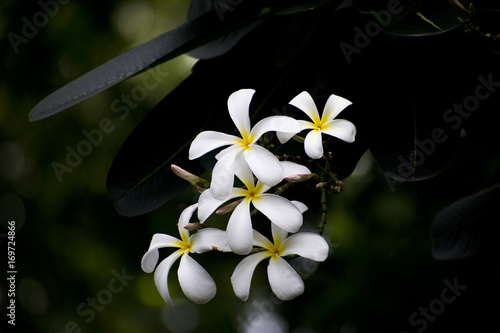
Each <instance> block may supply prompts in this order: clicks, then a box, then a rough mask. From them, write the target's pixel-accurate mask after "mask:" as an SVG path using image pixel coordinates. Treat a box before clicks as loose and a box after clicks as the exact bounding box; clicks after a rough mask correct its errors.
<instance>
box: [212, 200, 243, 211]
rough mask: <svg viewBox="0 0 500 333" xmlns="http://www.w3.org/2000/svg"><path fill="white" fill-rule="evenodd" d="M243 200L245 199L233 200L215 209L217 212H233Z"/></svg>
mask: <svg viewBox="0 0 500 333" xmlns="http://www.w3.org/2000/svg"><path fill="white" fill-rule="evenodd" d="M242 201H243V199H240V200H236V201H233V202H231V203H229V204H227V205H225V206H222V207H220V208H219V209H217V210H216V211H215V214H217V215H223V214H227V213H229V212H232V211H233V210H234V209H235V208H236V206H238V205H239V204H240V202H242Z"/></svg>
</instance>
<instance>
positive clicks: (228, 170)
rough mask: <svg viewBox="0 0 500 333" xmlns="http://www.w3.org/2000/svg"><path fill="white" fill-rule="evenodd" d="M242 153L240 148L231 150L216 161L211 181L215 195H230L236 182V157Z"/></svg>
mask: <svg viewBox="0 0 500 333" xmlns="http://www.w3.org/2000/svg"><path fill="white" fill-rule="evenodd" d="M240 153H241V150H239V149H234V150H231V151H229V152H228V153H227V154H224V155H223V156H222V157H221V158H220V159H219V160H218V161H217V163H215V166H214V168H213V170H212V181H211V182H210V189H211V190H212V195H213V196H214V197H216V198H219V199H226V198H227V196H229V195H230V193H231V190H232V188H233V184H234V168H235V165H234V164H235V159H236V157H237V156H238V154H240Z"/></svg>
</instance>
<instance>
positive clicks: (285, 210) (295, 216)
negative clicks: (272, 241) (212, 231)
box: [198, 156, 311, 254]
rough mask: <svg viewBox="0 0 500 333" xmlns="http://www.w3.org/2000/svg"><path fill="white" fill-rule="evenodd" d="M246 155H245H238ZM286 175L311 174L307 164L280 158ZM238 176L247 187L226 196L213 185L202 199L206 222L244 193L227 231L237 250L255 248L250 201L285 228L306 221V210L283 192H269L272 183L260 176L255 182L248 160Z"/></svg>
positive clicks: (201, 216)
mask: <svg viewBox="0 0 500 333" xmlns="http://www.w3.org/2000/svg"><path fill="white" fill-rule="evenodd" d="M237 158H243V157H241V156H240V157H237ZM280 165H281V166H282V168H283V169H284V175H285V177H286V176H288V175H296V174H310V173H311V172H310V171H309V169H308V168H306V167H305V166H302V165H299V164H296V163H292V162H280ZM236 176H237V177H238V178H239V179H240V180H241V181H242V182H243V184H245V186H246V189H242V188H233V189H232V191H231V193H230V194H229V196H228V197H227V198H225V199H222V200H221V199H218V198H216V197H215V196H214V194H213V190H212V187H210V188H209V189H208V190H205V191H204V192H203V193H202V194H201V195H200V198H199V200H198V204H199V207H198V218H199V219H200V222H201V223H203V222H204V221H205V220H206V219H207V218H208V217H209V216H210V215H211V214H212V213H213V212H214V211H215V210H216V209H217V208H218V207H220V206H221V205H222V204H223V203H225V202H226V201H227V200H231V199H235V198H239V197H243V199H241V201H240V203H239V204H238V205H237V206H236V208H235V209H234V211H233V212H232V213H231V217H230V218H229V221H228V224H227V228H226V232H227V241H228V245H229V247H230V248H231V250H232V251H233V252H235V253H237V254H248V253H249V252H250V251H251V250H252V246H253V240H252V221H251V217H250V203H252V204H253V206H254V207H255V208H256V209H257V210H259V211H260V212H261V213H262V214H264V215H265V216H266V217H267V218H268V219H269V220H271V222H273V223H275V224H277V225H278V226H280V227H281V228H283V229H284V230H287V231H289V232H296V231H297V230H298V229H299V228H300V226H301V225H302V212H301V211H300V210H299V209H298V208H297V207H296V206H295V205H294V204H293V203H292V202H290V201H289V200H288V199H285V198H283V197H281V196H279V195H275V194H270V193H265V192H266V191H268V190H269V189H270V188H271V187H270V186H267V185H265V184H264V183H262V182H261V181H260V180H259V181H257V184H255V183H254V179H253V175H252V171H251V170H250V168H249V167H248V166H247V165H245V164H240V167H239V168H238V169H237V170H236Z"/></svg>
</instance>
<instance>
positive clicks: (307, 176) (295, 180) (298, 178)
mask: <svg viewBox="0 0 500 333" xmlns="http://www.w3.org/2000/svg"><path fill="white" fill-rule="evenodd" d="M314 177H316V174H315V173H309V174H304V175H290V176H288V177H285V179H286V180H287V181H289V182H292V183H299V182H305V181H307V180H309V179H311V178H314Z"/></svg>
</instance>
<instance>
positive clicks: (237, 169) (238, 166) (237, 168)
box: [234, 153, 255, 189]
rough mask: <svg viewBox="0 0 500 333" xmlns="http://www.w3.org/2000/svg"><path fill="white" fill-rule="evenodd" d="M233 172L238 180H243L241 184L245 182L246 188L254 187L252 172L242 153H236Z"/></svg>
mask: <svg viewBox="0 0 500 333" xmlns="http://www.w3.org/2000/svg"><path fill="white" fill-rule="evenodd" d="M234 174H235V175H236V177H238V179H239V180H241V181H242V182H243V184H245V186H246V187H247V189H250V188H253V187H254V185H255V184H254V179H253V178H254V177H253V173H252V170H251V169H250V166H249V165H248V163H247V161H246V160H245V157H244V153H243V154H240V155H238V157H237V158H236V160H235V165H234Z"/></svg>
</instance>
